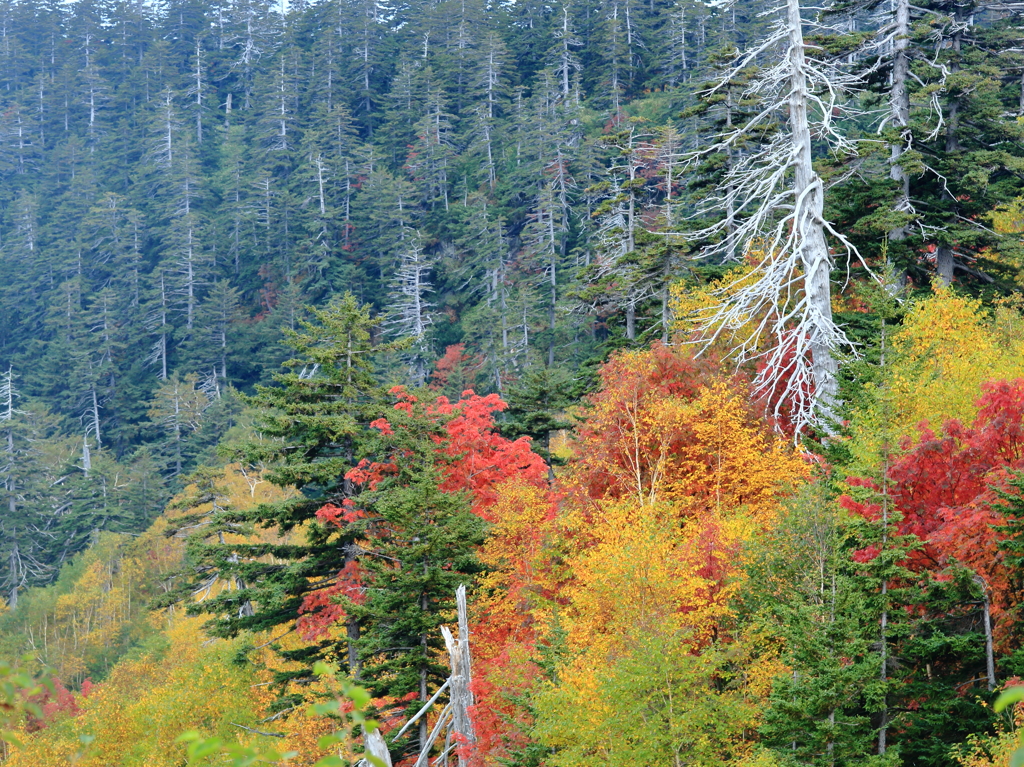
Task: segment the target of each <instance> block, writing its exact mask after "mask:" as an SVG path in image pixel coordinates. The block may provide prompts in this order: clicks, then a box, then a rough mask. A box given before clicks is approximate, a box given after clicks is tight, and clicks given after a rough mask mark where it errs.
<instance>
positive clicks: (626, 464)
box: [569, 346, 806, 521]
mask: <svg viewBox="0 0 1024 767" xmlns="http://www.w3.org/2000/svg"><path fill="white" fill-rule="evenodd" d="M601 377H602V383H603V387H602V389H601V391H600V392H598V393H597V394H595V395H594V396H593V397H591V399H590V408H589V410H588V411H587V414H586V415H587V420H586V424H585V426H584V427H583V428H582V429H581V430H580V433H579V436H578V445H577V449H576V453H577V454H578V455H579V456H580V460H579V461H578V462H577V464H576V465H575V466H574V467H573V469H572V471H571V476H570V479H569V484H570V485H571V486H573V487H575V488H576V489H578V490H579V491H582V492H583V493H584V494H585V495H586V496H587V497H589V498H591V499H598V498H630V499H632V500H633V501H634V502H635V503H637V504H640V505H647V504H653V503H655V502H657V501H659V500H665V501H669V502H672V503H674V504H675V505H676V507H677V508H678V510H679V513H680V515H681V516H690V515H693V514H696V513H697V512H698V511H699V510H705V511H707V510H711V509H718V510H721V509H726V510H729V509H738V508H741V507H743V508H746V509H747V510H748V511H749V512H750V513H751V514H752V515H753V516H755V517H758V518H759V519H761V521H764V519H766V518H767V516H769V515H770V514H771V513H772V509H773V507H774V504H775V501H776V499H777V498H778V496H779V493H780V491H781V490H782V489H783V488H784V487H785V486H786V485H787V484H792V483H794V482H799V481H801V480H802V479H803V478H804V477H805V476H806V467H805V466H804V465H803V462H802V461H801V460H799V458H797V457H796V456H794V455H793V454H792V451H791V450H790V449H789V447H788V446H787V445H786V444H785V443H783V442H782V441H781V440H780V439H779V438H778V437H777V436H776V435H772V434H771V433H770V432H768V430H767V429H766V428H765V425H764V423H763V422H762V421H760V420H759V419H758V418H757V417H756V416H755V414H754V413H753V412H752V409H751V407H750V405H749V404H748V403H747V402H746V400H745V396H744V395H745V394H746V391H745V389H744V387H743V385H742V383H741V382H740V381H738V380H737V379H727V378H724V377H721V376H716V375H715V374H714V373H713V372H712V370H711V369H710V367H709V365H708V364H707V363H705V362H701V361H697V360H694V359H692V358H691V357H689V356H687V355H685V354H684V353H680V352H678V351H674V350H671V349H668V348H666V347H661V346H656V347H655V348H653V349H651V350H650V351H645V352H629V353H625V354H621V355H619V356H617V357H615V358H613V359H612V360H611V361H610V362H609V363H608V364H607V365H606V366H605V367H604V368H603V370H602V372H601Z"/></svg>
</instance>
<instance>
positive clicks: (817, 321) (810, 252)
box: [787, 0, 839, 415]
mask: <svg viewBox="0 0 1024 767" xmlns="http://www.w3.org/2000/svg"><path fill="white" fill-rule="evenodd" d="M787 12H788V19H787V21H788V24H789V65H790V92H789V127H790V134H791V136H792V142H793V166H794V169H795V175H796V186H795V189H794V199H795V201H796V205H797V211H796V218H795V225H796V226H797V227H798V230H799V235H798V243H799V246H800V260H801V262H802V264H803V270H804V292H805V294H806V300H807V314H808V315H809V316H808V318H807V321H806V325H807V328H808V332H809V334H810V337H809V339H808V340H809V342H810V349H811V363H812V374H813V376H814V389H815V404H816V407H817V409H818V410H819V412H822V413H823V414H826V415H827V414H828V413H830V412H831V411H832V410H833V407H834V405H835V398H836V393H837V391H838V389H837V383H836V373H837V372H838V369H839V366H838V363H837V362H836V359H835V357H833V356H832V348H831V343H830V340H829V338H828V336H827V331H828V328H829V327H830V326H831V325H832V297H831V286H830V284H829V277H830V272H831V257H830V255H829V251H828V243H827V242H826V241H825V229H824V194H823V189H822V183H821V178H819V176H818V174H817V173H816V172H815V170H814V165H813V158H812V155H811V130H810V125H809V122H808V118H807V101H808V91H807V75H806V71H805V67H806V59H805V54H804V36H803V22H802V21H801V19H800V2H799V0H788V1H787Z"/></svg>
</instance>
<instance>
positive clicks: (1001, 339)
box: [851, 288, 1024, 464]
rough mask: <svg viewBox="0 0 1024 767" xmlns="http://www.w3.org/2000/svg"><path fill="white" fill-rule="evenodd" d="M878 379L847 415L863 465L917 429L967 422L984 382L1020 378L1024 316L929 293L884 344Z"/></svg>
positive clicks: (940, 291)
mask: <svg viewBox="0 0 1024 767" xmlns="http://www.w3.org/2000/svg"><path fill="white" fill-rule="evenodd" d="M887 345H888V349H887V352H886V356H885V370H884V372H883V376H882V379H881V382H880V383H878V384H874V385H870V386H869V387H868V394H869V400H868V403H867V404H866V405H864V406H862V407H860V408H858V410H857V411H856V412H855V413H854V416H853V419H852V423H853V438H852V440H851V448H852V450H853V452H854V454H855V456H856V458H857V459H858V460H859V461H861V462H862V463H865V464H870V463H871V462H872V461H873V460H874V458H873V457H874V456H878V455H880V454H882V452H883V449H882V445H881V444H880V442H881V441H882V440H886V441H889V442H890V446H889V449H892V448H894V447H895V446H896V445H898V443H899V442H900V440H902V439H904V438H908V439H911V440H913V439H914V438H915V437H916V435H917V426H918V424H921V423H924V424H927V425H929V426H930V427H931V428H932V429H935V430H937V429H939V428H940V427H941V426H942V424H943V422H945V421H947V420H949V419H952V418H956V419H959V420H960V421H962V422H964V423H970V422H971V421H972V420H973V419H974V416H975V415H976V412H977V408H976V406H975V402H976V400H977V399H978V397H979V396H980V394H981V384H982V382H983V381H987V380H991V379H1000V378H1001V379H1014V378H1020V377H1021V376H1024V317H1022V316H1021V313H1020V311H1019V310H1018V309H1017V308H1016V307H1015V306H1014V304H1012V303H1009V302H1007V303H1004V304H1002V305H1000V306H998V307H996V309H995V310H994V311H993V312H991V313H989V312H987V311H986V310H985V309H984V308H983V307H982V305H981V302H980V301H978V300H976V299H972V298H968V297H965V296H961V295H957V294H956V293H955V292H954V291H952V290H951V289H949V288H936V290H935V292H934V294H933V295H931V296H929V297H928V298H926V299H924V300H921V301H918V302H917V303H916V304H914V305H913V307H911V309H910V311H909V312H908V314H907V316H906V318H905V320H904V322H903V325H902V327H901V328H900V329H899V330H898V331H897V332H895V333H893V334H892V335H891V337H890V339H889V341H888V344H887Z"/></svg>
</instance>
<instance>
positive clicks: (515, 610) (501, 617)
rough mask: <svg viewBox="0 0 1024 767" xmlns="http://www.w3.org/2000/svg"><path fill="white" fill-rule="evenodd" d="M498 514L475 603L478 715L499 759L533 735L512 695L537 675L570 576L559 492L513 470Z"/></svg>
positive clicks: (495, 507) (495, 508)
mask: <svg viewBox="0 0 1024 767" xmlns="http://www.w3.org/2000/svg"><path fill="white" fill-rule="evenodd" d="M493 490H494V493H495V500H494V502H493V503H492V504H491V505H490V506H489V507H488V509H487V514H488V517H489V518H490V519H492V520H493V526H492V527H491V530H490V534H489V536H488V538H487V541H486V543H484V546H483V548H482V549H481V551H480V555H479V556H480V560H481V562H482V563H483V564H484V565H485V566H487V568H488V572H487V573H486V574H485V575H484V576H483V578H482V580H481V583H480V586H481V588H480V590H479V592H478V596H477V598H476V600H475V604H474V609H473V626H472V631H471V633H472V636H473V664H474V675H475V678H474V681H473V691H474V694H475V696H476V699H477V704H476V706H475V709H474V712H473V722H474V726H475V727H476V731H477V736H478V738H479V742H480V745H479V749H480V751H482V752H483V753H486V754H488V755H489V756H490V758H491V759H492V760H493V759H495V758H496V757H499V756H501V755H505V754H506V753H507V749H508V747H509V746H510V745H522V744H523V743H525V742H526V734H525V733H526V731H527V729H528V726H529V724H530V722H529V717H528V715H527V714H526V712H525V711H523V710H522V709H521V708H520V707H519V706H518V705H516V704H515V703H514V702H513V701H514V700H515V698H517V697H521V696H522V695H523V694H524V693H526V692H527V691H528V690H529V689H531V688H532V686H533V684H534V683H535V681H536V679H537V677H538V675H539V669H538V668H537V665H536V662H535V657H536V653H537V649H538V645H539V644H540V643H541V642H543V641H544V640H545V638H546V637H547V636H548V635H549V634H550V630H551V620H550V619H551V616H552V606H553V605H555V604H556V603H557V602H558V601H559V600H560V596H559V591H560V589H561V586H562V582H563V580H564V578H565V572H564V568H563V567H562V566H561V565H560V564H559V562H558V559H557V556H556V552H557V544H558V542H557V540H556V535H557V520H556V500H555V498H554V497H553V496H552V495H551V494H550V493H549V492H548V491H547V490H546V489H544V488H541V487H538V486H537V485H536V484H533V483H530V482H529V481H525V480H524V479H522V478H513V479H510V480H508V481H507V482H504V483H502V484H500V485H498V486H496V487H495V488H493Z"/></svg>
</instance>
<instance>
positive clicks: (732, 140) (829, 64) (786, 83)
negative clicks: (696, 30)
mask: <svg viewBox="0 0 1024 767" xmlns="http://www.w3.org/2000/svg"><path fill="white" fill-rule="evenodd" d="M778 11H779V16H780V18H779V20H778V21H777V22H776V23H775V25H774V27H773V29H772V32H771V33H770V34H769V35H768V37H767V38H766V39H764V40H763V41H762V42H761V43H760V44H758V45H757V46H755V47H754V48H752V49H751V50H749V51H747V52H746V53H744V54H743V55H741V56H740V57H739V58H738V59H737V61H736V62H735V64H734V66H733V68H732V69H731V70H730V71H729V72H727V73H726V74H725V76H724V77H723V78H722V79H721V80H720V81H719V84H718V85H716V86H713V87H712V88H711V89H710V91H709V92H710V93H711V94H714V92H715V91H716V90H718V89H720V88H724V87H725V85H726V84H727V83H729V82H730V81H731V80H733V79H735V78H736V76H737V74H738V72H739V71H740V70H742V69H744V68H746V67H749V66H751V65H752V64H754V63H755V62H757V61H759V60H760V59H762V58H764V57H766V55H771V54H772V52H774V51H777V50H780V49H781V50H784V51H785V55H784V56H781V57H778V58H777V63H775V64H774V65H771V66H768V67H765V68H764V69H762V71H761V72H760V73H759V75H758V76H757V77H756V78H755V79H754V80H753V81H752V82H751V84H750V85H749V86H748V88H747V91H746V93H745V94H744V95H745V97H749V98H756V99H758V101H759V103H760V104H761V107H760V110H759V111H758V112H757V113H756V114H754V115H753V116H752V117H751V119H749V120H747V121H746V122H744V123H743V124H741V125H739V126H736V127H733V128H731V129H729V130H727V131H726V132H724V133H721V134H720V135H718V136H716V137H715V139H714V140H713V141H712V142H711V144H710V146H708V147H707V148H705V149H702V150H698V151H695V152H692V153H690V154H689V155H686V156H684V157H683V158H682V159H683V164H684V165H685V166H687V167H689V168H691V169H692V168H695V167H697V166H698V165H699V164H700V163H703V162H704V161H706V160H707V158H708V157H709V156H710V155H720V154H731V155H732V156H733V160H732V162H731V163H730V164H729V166H728V169H727V171H726V173H725V179H724V181H723V183H721V184H720V185H719V186H718V190H717V191H716V192H713V193H712V194H710V195H709V196H707V197H706V198H704V199H703V200H702V201H701V202H700V204H699V205H698V210H697V212H696V214H695V215H694V217H693V218H700V219H704V220H707V218H708V217H709V216H714V215H715V214H716V213H718V212H720V211H735V212H736V217H735V218H732V217H728V216H719V217H718V219H717V221H716V222H715V223H713V224H710V225H708V226H705V227H703V228H699V229H696V230H694V231H688V232H683V233H682V234H683V235H684V236H685V237H686V238H687V239H688V240H689V241H690V242H702V243H707V244H706V245H705V246H704V247H703V249H702V252H701V256H703V257H705V258H713V257H718V258H722V259H726V260H727V259H730V258H733V257H734V254H742V255H744V256H746V257H748V258H752V257H754V256H755V253H758V252H759V254H758V255H756V258H757V264H756V269H755V271H754V274H753V276H746V277H744V278H743V279H741V280H738V281H736V282H735V283H733V284H731V285H727V286H725V287H724V288H723V289H722V290H721V291H720V293H719V299H720V300H719V302H718V303H717V305H714V306H712V307H711V308H710V309H709V310H707V311H706V312H702V313H701V314H700V316H698V317H696V318H694V319H695V320H696V321H697V325H698V328H699V329H700V331H701V338H702V341H703V343H704V344H710V343H712V342H714V341H715V340H717V339H719V338H722V337H730V336H731V337H733V338H734V339H735V340H736V341H737V343H736V344H735V346H734V348H733V351H732V354H733V357H734V358H735V359H736V361H737V363H742V362H745V361H749V360H751V359H755V358H758V359H760V360H761V361H762V362H763V363H764V364H763V365H762V372H761V373H760V374H759V375H758V378H757V381H756V390H757V391H758V393H759V394H774V395H775V401H776V402H777V403H779V404H778V405H777V406H776V409H777V410H778V409H779V408H781V407H782V405H783V404H784V403H788V404H789V406H790V408H791V410H792V412H793V415H794V417H795V419H796V421H797V425H798V426H804V425H807V424H808V423H811V422H821V421H822V420H823V419H824V420H827V419H828V418H829V417H830V416H831V414H832V413H833V412H834V408H835V405H836V396H837V381H836V374H837V371H838V359H837V355H838V354H839V353H840V350H842V349H845V348H849V346H850V344H849V341H848V339H847V338H846V335H845V334H844V333H843V331H842V329H841V328H840V327H838V326H837V325H836V323H835V321H834V320H833V317H832V304H831V286H830V278H831V274H832V270H833V266H834V259H833V247H832V246H831V245H830V243H829V238H831V240H832V242H833V244H834V245H835V246H838V247H839V248H840V249H841V250H843V251H845V255H846V258H847V260H849V259H850V258H851V257H855V258H858V259H859V255H858V254H857V252H856V249H855V248H854V247H853V245H852V244H851V243H850V242H849V240H847V238H846V237H844V236H843V235H842V234H841V233H840V232H838V231H836V229H834V228H833V227H832V225H831V224H830V223H829V222H828V221H826V220H825V217H824V213H823V206H824V194H825V185H824V183H823V181H822V178H821V176H820V175H819V174H818V173H817V171H816V170H815V168H814V164H813V159H814V156H813V154H812V142H813V143H814V144H816V145H818V146H820V145H823V144H824V145H827V146H828V147H829V149H830V151H831V152H832V153H834V154H836V155H853V154H854V153H855V152H856V149H857V146H856V143H855V142H854V141H853V140H851V139H850V138H848V137H847V136H845V135H844V134H843V132H842V131H841V129H840V126H839V119H838V118H840V117H842V116H843V115H844V113H848V112H849V111H850V110H851V106H850V104H851V96H852V95H853V93H855V92H856V91H857V90H858V89H859V87H860V81H859V80H858V79H857V77H856V76H855V75H852V74H850V73H849V72H848V71H846V70H845V69H844V68H843V67H842V65H840V64H838V63H836V62H833V61H829V60H828V58H827V57H825V56H824V55H821V56H819V55H817V53H818V49H816V48H813V47H812V46H809V45H807V44H806V43H805V41H804V26H805V24H810V22H807V21H806V20H804V19H803V17H802V10H801V7H800V2H799V0H786V3H785V5H783V6H782V7H780V8H779V9H778ZM780 115H786V119H785V129H783V130H773V126H774V125H775V124H776V123H777V122H778V120H779V116H780ZM765 135H767V136H769V137H770V138H767V139H762V138H761V137H762V136H765ZM748 146H752V147H754V148H753V149H748V148H747V147H748ZM755 244H756V245H757V248H756V250H755V248H754V247H753V246H754V245H755ZM751 323H753V326H754V332H753V333H752V334H747V335H745V336H744V337H743V338H740V337H739V336H738V335H736V331H738V330H739V329H740V328H744V327H748V328H749V327H750V325H751Z"/></svg>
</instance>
